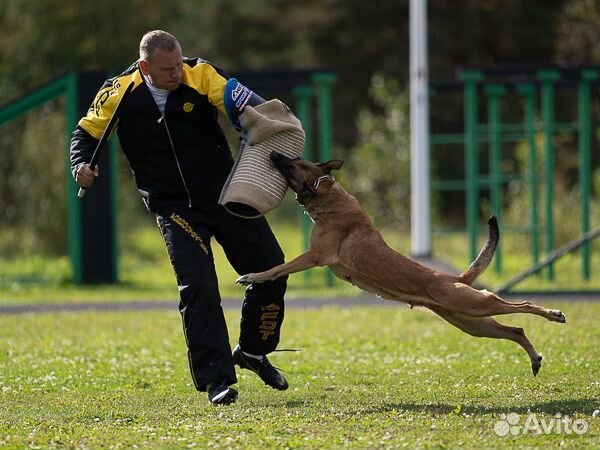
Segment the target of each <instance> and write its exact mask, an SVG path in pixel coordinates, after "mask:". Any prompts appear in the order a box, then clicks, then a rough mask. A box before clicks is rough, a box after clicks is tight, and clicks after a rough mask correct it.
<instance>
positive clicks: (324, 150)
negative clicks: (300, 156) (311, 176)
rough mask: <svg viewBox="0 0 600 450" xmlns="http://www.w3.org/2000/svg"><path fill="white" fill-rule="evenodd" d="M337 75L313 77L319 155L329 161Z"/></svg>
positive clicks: (330, 277) (330, 278)
mask: <svg viewBox="0 0 600 450" xmlns="http://www.w3.org/2000/svg"><path fill="white" fill-rule="evenodd" d="M336 78H337V76H336V75H335V74H333V73H328V72H322V73H316V74H314V75H313V77H312V79H313V81H314V83H315V84H316V85H317V100H318V108H319V155H320V159H322V160H323V161H327V160H329V159H331V147H332V144H333V126H332V121H331V110H332V108H331V85H332V84H333V83H334V81H335V79H336ZM325 274H326V275H325V276H326V277H327V285H328V286H333V281H334V278H333V273H332V272H331V270H329V269H328V270H326V271H325Z"/></svg>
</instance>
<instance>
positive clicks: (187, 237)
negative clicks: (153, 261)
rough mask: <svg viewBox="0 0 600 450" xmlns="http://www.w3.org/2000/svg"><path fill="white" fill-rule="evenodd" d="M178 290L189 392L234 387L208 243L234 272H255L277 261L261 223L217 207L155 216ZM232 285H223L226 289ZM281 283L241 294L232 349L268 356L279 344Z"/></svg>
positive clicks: (264, 224)
mask: <svg viewBox="0 0 600 450" xmlns="http://www.w3.org/2000/svg"><path fill="white" fill-rule="evenodd" d="M157 223H158V226H159V228H160V231H161V234H162V236H163V239H164V241H165V245H166V248H167V252H168V254H169V258H170V260H171V264H172V265H173V268H174V270H175V276H176V277H177V284H178V287H179V296H180V304H179V310H180V312H181V316H182V320H183V328H184V334H185V338H186V343H187V346H188V358H189V363H190V369H191V372H192V377H193V379H194V384H195V386H196V389H198V390H199V391H205V390H206V385H207V384H208V383H211V382H213V381H217V380H224V381H225V382H227V383H228V384H234V383H236V382H237V379H236V375H235V369H234V367H233V361H232V358H231V346H230V344H229V336H228V332H227V325H226V323H225V318H224V316H223V310H222V308H221V296H220V294H219V287H218V281H217V274H216V272H215V266H214V260H213V253H212V250H211V246H210V241H211V238H212V237H214V238H215V239H216V241H217V242H218V243H219V244H220V245H221V246H222V247H223V250H224V252H225V255H226V256H227V259H228V261H229V262H230V264H231V265H232V267H233V268H234V269H235V271H236V272H237V273H238V274H240V275H243V274H246V273H252V272H262V271H264V270H266V269H269V268H271V267H273V266H276V265H278V264H281V263H283V260H284V256H283V252H282V251H281V248H280V247H279V244H278V243H277V240H276V239H275V236H274V235H273V233H272V231H271V229H270V227H269V225H268V224H267V221H266V220H265V219H264V218H259V219H242V218H238V217H235V216H233V215H231V214H229V213H228V212H227V211H225V209H223V208H222V207H220V206H217V205H215V206H203V207H202V208H201V209H200V208H187V207H172V208H167V209H165V210H163V211H161V213H160V214H157ZM234 281H235V280H223V282H225V283H233V282H234ZM286 281H287V277H282V278H279V279H277V280H275V281H271V282H266V283H261V284H256V285H254V286H250V287H249V288H247V289H246V292H245V298H244V301H243V304H242V318H241V324H240V338H239V343H240V345H241V347H242V349H243V350H244V351H246V352H248V353H254V354H259V355H260V354H267V353H270V352H272V351H273V350H275V348H276V347H277V344H278V343H279V337H280V329H281V324H282V322H283V317H284V302H283V296H284V293H285V289H286Z"/></svg>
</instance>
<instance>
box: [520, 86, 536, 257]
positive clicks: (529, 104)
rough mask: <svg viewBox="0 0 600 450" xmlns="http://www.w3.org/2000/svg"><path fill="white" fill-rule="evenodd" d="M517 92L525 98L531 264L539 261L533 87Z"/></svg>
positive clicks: (525, 87) (523, 88) (522, 88)
mask: <svg viewBox="0 0 600 450" xmlns="http://www.w3.org/2000/svg"><path fill="white" fill-rule="evenodd" d="M517 92H518V93H519V94H521V95H523V96H524V97H525V107H524V113H523V116H524V119H523V120H524V124H523V127H524V132H525V140H526V142H527V148H528V150H527V151H528V165H529V168H528V180H529V203H530V204H529V214H530V216H529V220H530V227H529V230H530V233H529V234H530V236H531V255H532V258H533V263H534V264H535V263H537V262H538V261H539V258H540V255H539V253H540V252H539V240H538V234H539V223H538V214H537V209H538V207H537V200H538V198H537V197H538V192H537V183H538V177H537V154H536V145H535V87H534V86H533V85H531V84H520V85H518V86H517Z"/></svg>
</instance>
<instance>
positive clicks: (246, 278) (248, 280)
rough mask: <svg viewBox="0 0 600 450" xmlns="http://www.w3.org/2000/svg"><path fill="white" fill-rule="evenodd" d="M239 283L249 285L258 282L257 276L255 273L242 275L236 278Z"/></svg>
mask: <svg viewBox="0 0 600 450" xmlns="http://www.w3.org/2000/svg"><path fill="white" fill-rule="evenodd" d="M235 282H236V283H237V284H241V285H242V286H249V285H251V284H254V283H256V280H255V277H254V274H253V273H249V274H246V275H242V276H241V277H239V278H238V279H237V280H235Z"/></svg>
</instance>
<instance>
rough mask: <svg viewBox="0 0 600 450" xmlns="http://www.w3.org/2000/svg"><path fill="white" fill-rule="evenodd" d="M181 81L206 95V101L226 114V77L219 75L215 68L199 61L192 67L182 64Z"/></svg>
mask: <svg viewBox="0 0 600 450" xmlns="http://www.w3.org/2000/svg"><path fill="white" fill-rule="evenodd" d="M183 67H184V70H183V77H182V82H183V83H185V84H187V85H188V86H190V87H191V88H193V89H195V90H197V91H198V92H199V93H200V94H202V95H206V96H207V97H208V101H209V102H210V103H211V104H212V105H214V106H215V107H216V108H217V109H218V110H219V111H221V113H223V114H226V112H225V104H224V95H225V85H226V84H227V79H226V78H225V77H223V76H222V75H220V74H219V73H218V72H217V71H216V69H215V68H214V67H213V66H211V65H210V64H208V63H204V62H199V63H198V64H196V65H195V66H194V67H189V66H187V65H184V66H183Z"/></svg>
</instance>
